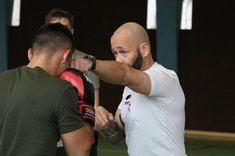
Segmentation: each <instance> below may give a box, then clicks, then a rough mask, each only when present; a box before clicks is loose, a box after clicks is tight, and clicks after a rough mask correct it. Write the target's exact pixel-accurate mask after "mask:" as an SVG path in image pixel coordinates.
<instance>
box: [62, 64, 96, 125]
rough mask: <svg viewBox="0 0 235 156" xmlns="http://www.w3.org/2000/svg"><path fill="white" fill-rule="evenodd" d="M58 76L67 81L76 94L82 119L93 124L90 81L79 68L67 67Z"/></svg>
mask: <svg viewBox="0 0 235 156" xmlns="http://www.w3.org/2000/svg"><path fill="white" fill-rule="evenodd" d="M60 78H61V79H63V80H66V81H69V82H70V83H71V84H72V85H73V86H74V87H75V88H76V89H77V94H78V110H79V112H80V113H81V114H82V117H83V120H84V121H85V122H88V123H90V124H91V125H92V126H94V123H95V109H94V87H93V85H92V83H91V81H90V80H89V79H88V78H87V77H86V76H85V75H84V74H83V73H82V72H81V71H79V70H77V69H74V68H68V69H67V70H65V71H64V72H63V73H61V74H60Z"/></svg>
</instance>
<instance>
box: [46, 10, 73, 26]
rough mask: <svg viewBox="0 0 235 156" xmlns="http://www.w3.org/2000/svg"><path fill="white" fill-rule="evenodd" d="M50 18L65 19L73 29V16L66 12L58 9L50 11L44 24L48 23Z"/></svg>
mask: <svg viewBox="0 0 235 156" xmlns="http://www.w3.org/2000/svg"><path fill="white" fill-rule="evenodd" d="M52 18H67V19H68V20H69V24H70V25H71V27H72V28H74V15H73V14H72V13H70V12H68V11H65V10H63V9H60V8H54V9H51V10H50V11H49V12H48V13H47V15H46V17H45V24H47V23H50V20H51V19H52Z"/></svg>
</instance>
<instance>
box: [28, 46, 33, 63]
mask: <svg viewBox="0 0 235 156" xmlns="http://www.w3.org/2000/svg"><path fill="white" fill-rule="evenodd" d="M32 58H33V52H32V49H31V48H29V49H28V59H29V61H31V60H32Z"/></svg>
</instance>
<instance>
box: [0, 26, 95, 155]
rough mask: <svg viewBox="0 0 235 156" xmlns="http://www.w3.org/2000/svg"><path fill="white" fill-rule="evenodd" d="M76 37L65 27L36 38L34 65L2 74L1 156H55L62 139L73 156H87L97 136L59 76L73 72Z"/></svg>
mask: <svg viewBox="0 0 235 156" xmlns="http://www.w3.org/2000/svg"><path fill="white" fill-rule="evenodd" d="M73 51H74V44H73V36H72V34H71V33H70V31H69V30H68V29H67V28H66V27H65V26H63V25H62V24H47V25H44V26H42V27H41V28H40V29H39V30H38V31H37V33H36V35H35V37H34V39H33V42H32V45H31V48H30V49H29V53H30V54H31V55H30V62H29V64H27V65H26V66H22V67H18V68H15V69H12V70H9V71H5V72H3V73H1V74H0V86H1V87H0V155H1V156H42V155H43V156H52V155H55V153H56V143H57V141H58V140H59V138H60V137H61V138H62V141H63V143H64V145H65V147H66V151H67V153H68V155H69V156H75V155H76V156H88V155H89V150H90V147H91V145H92V143H93V131H92V128H90V126H89V125H86V124H84V122H83V119H82V116H81V114H80V113H79V112H78V109H77V104H78V96H77V92H76V89H75V87H74V86H72V85H71V83H68V82H66V81H64V80H62V79H59V78H58V76H59V75H60V74H61V73H62V72H63V71H64V70H65V69H67V68H68V67H69V63H70V60H71V57H72V55H73Z"/></svg>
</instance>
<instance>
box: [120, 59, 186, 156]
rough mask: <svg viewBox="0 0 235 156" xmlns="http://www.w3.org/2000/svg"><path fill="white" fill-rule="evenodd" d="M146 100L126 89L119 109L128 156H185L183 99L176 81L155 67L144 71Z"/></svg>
mask: <svg viewBox="0 0 235 156" xmlns="http://www.w3.org/2000/svg"><path fill="white" fill-rule="evenodd" d="M145 72H146V73H147V74H148V75H149V76H150V79H151V91H150V94H149V95H148V96H146V95H143V94H140V93H137V92H134V91H133V90H131V89H130V88H128V87H125V89H124V92H123V97H122V101H121V103H120V105H119V109H121V118H122V121H123V122H124V124H125V133H126V143H127V146H128V154H129V155H130V156H186V153H185V145H184V126H185V111H184V105H185V97H184V93H183V90H182V88H181V86H180V83H179V80H178V77H177V75H176V73H175V72H174V71H171V70H168V69H166V68H164V67H163V66H161V65H160V64H158V63H154V64H153V65H152V66H151V68H149V69H148V70H147V71H145Z"/></svg>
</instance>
